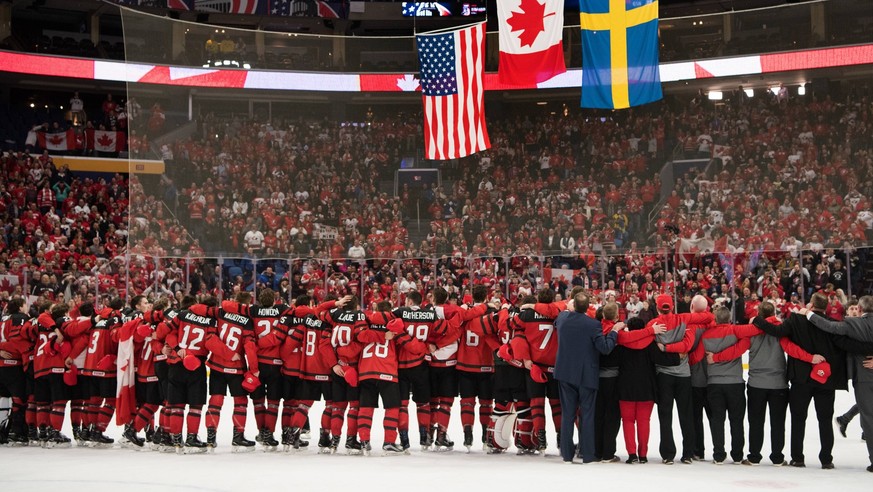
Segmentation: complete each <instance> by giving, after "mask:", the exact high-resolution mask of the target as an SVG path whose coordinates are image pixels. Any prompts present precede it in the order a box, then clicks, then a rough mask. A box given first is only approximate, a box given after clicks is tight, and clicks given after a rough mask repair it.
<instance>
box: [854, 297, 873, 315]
mask: <svg viewBox="0 0 873 492" xmlns="http://www.w3.org/2000/svg"><path fill="white" fill-rule="evenodd" d="M858 306H860V307H861V312H863V313H873V296H861V298H860V299H858Z"/></svg>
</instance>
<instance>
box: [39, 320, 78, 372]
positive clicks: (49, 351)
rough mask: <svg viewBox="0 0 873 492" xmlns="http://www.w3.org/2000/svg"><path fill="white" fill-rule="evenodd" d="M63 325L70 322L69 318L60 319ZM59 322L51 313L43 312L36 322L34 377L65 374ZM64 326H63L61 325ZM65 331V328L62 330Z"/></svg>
mask: <svg viewBox="0 0 873 492" xmlns="http://www.w3.org/2000/svg"><path fill="white" fill-rule="evenodd" d="M58 322H60V324H61V325H63V324H64V323H65V322H69V319H68V318H64V319H62V320H58ZM58 322H56V321H55V320H54V319H52V317H51V315H50V314H49V313H42V314H40V315H39V317H38V318H37V322H36V335H37V337H38V338H37V342H36V353H35V354H34V358H33V377H34V378H40V377H43V376H45V375H48V374H63V373H64V370H65V366H64V359H63V357H61V354H59V353H58V348H57V344H56V343H55V342H57V338H58V335H57V333H56V332H55V328H57V327H58ZM61 328H63V326H61ZM62 331H63V330H62Z"/></svg>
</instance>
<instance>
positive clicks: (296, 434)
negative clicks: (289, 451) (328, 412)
mask: <svg viewBox="0 0 873 492" xmlns="http://www.w3.org/2000/svg"><path fill="white" fill-rule="evenodd" d="M288 432H289V436H288V437H289V439H290V441H291V446H292V447H293V448H294V449H300V448H305V447H306V446H309V442H308V441H301V440H300V434H302V433H303V429H301V428H300V427H291V428H290V429H289V431H288Z"/></svg>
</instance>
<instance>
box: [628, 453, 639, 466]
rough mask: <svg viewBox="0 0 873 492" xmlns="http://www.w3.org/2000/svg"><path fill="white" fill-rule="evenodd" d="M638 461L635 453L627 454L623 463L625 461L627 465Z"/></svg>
mask: <svg viewBox="0 0 873 492" xmlns="http://www.w3.org/2000/svg"><path fill="white" fill-rule="evenodd" d="M639 462H640V460H639V458H637V455H635V454H632V455H630V456H628V457H627V460H626V461H625V463H627V464H628V465H634V464H636V463H639Z"/></svg>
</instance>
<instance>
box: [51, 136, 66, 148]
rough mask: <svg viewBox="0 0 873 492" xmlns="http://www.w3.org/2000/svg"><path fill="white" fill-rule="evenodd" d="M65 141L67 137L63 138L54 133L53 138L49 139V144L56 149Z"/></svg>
mask: <svg viewBox="0 0 873 492" xmlns="http://www.w3.org/2000/svg"><path fill="white" fill-rule="evenodd" d="M64 140H66V135H64V136H61V135H60V134H58V133H53V134H52V136H50V137H48V142H49V143H50V144H52V145H54V146H56V147H57V146H58V145H60V144H62V143H64Z"/></svg>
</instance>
